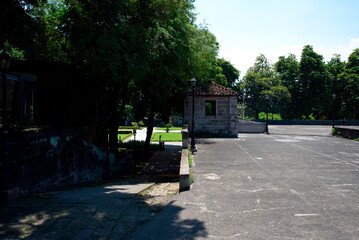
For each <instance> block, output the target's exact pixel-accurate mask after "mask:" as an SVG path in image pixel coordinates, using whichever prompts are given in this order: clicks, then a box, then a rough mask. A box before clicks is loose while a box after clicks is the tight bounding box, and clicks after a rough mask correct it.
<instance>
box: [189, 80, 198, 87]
mask: <svg viewBox="0 0 359 240" xmlns="http://www.w3.org/2000/svg"><path fill="white" fill-rule="evenodd" d="M190 82H191V86H192V87H194V86H196V82H197V80H196V79H195V78H192V79H191V80H190Z"/></svg>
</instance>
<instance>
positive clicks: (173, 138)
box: [151, 132, 182, 142]
mask: <svg viewBox="0 0 359 240" xmlns="http://www.w3.org/2000/svg"><path fill="white" fill-rule="evenodd" d="M160 136H162V138H161V140H162V141H164V142H181V141H182V134H181V133H177V132H176V133H171V132H169V133H159V132H155V133H153V134H152V138H151V141H152V142H158V141H159V140H160Z"/></svg>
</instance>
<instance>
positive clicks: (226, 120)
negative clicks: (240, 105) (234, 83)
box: [184, 81, 238, 137]
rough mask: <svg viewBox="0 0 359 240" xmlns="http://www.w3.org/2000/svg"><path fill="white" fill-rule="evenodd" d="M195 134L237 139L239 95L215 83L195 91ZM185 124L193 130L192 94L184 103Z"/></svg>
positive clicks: (197, 88)
mask: <svg viewBox="0 0 359 240" xmlns="http://www.w3.org/2000/svg"><path fill="white" fill-rule="evenodd" d="M194 101H195V106H194V109H195V116H194V119H195V124H194V125H195V133H196V134H201V135H209V136H218V137H221V136H227V137H236V136H237V134H238V131H237V123H238V109H237V102H238V93H237V92H236V91H233V90H231V89H229V88H226V87H224V86H222V85H219V84H217V83H214V82H212V81H211V82H208V85H207V86H203V87H196V90H195V97H194ZM184 122H185V123H187V124H188V125H189V130H191V129H192V126H191V124H192V93H191V92H190V93H189V94H188V95H187V97H186V99H185V103H184Z"/></svg>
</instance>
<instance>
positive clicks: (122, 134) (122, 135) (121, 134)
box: [117, 129, 133, 142]
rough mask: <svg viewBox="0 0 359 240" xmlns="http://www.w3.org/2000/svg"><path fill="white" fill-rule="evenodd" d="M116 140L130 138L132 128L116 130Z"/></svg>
mask: <svg viewBox="0 0 359 240" xmlns="http://www.w3.org/2000/svg"><path fill="white" fill-rule="evenodd" d="M117 133H118V135H117V137H118V140H121V141H122V142H123V141H125V140H126V139H128V138H130V137H131V136H132V135H133V133H132V130H131V129H121V130H118V132H117Z"/></svg>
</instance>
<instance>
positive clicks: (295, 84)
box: [274, 54, 301, 119]
mask: <svg viewBox="0 0 359 240" xmlns="http://www.w3.org/2000/svg"><path fill="white" fill-rule="evenodd" d="M274 67H275V70H276V72H277V74H278V78H279V79H280V81H281V83H282V84H283V86H284V87H286V88H287V89H288V92H289V94H290V99H288V102H287V104H285V102H282V109H281V111H280V113H281V116H282V118H285V119H294V118H298V117H300V116H299V115H298V113H299V112H300V111H299V108H300V106H301V104H300V100H299V98H298V96H299V94H298V93H299V81H298V77H299V63H298V61H297V59H296V56H295V55H294V54H289V55H288V57H285V56H281V57H279V59H278V61H277V62H276V63H275V65H274Z"/></svg>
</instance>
